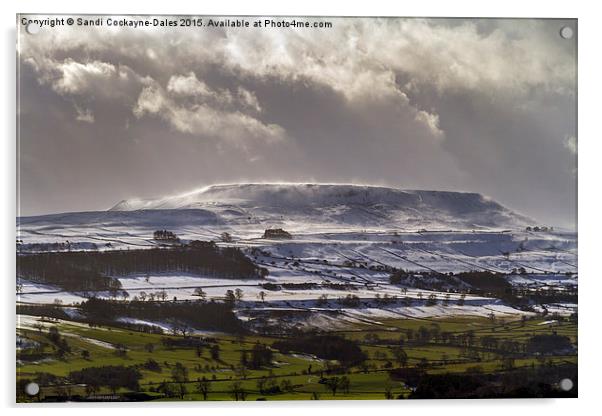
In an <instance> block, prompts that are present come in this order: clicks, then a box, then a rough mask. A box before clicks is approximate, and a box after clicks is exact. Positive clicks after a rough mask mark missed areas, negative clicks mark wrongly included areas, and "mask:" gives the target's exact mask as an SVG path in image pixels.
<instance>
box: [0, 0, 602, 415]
mask: <svg viewBox="0 0 602 416" xmlns="http://www.w3.org/2000/svg"><path fill="white" fill-rule="evenodd" d="M0 7H1V9H2V13H1V14H0V19H1V21H2V34H3V35H4V36H3V37H2V39H3V41H2V55H1V56H2V58H3V59H2V60H1V62H2V64H0V71H1V72H2V77H0V79H1V80H2V86H3V88H2V89H0V91H3V99H2V100H0V105H1V106H2V111H1V112H0V114H1V117H2V126H3V127H4V129H3V130H4V137H3V139H2V145H3V149H2V152H1V154H2V158H3V159H2V164H1V166H0V169H1V170H2V180H1V181H0V186H1V195H2V196H3V197H4V203H3V204H2V212H3V215H2V234H1V235H2V237H3V238H1V239H0V241H1V244H2V246H1V247H0V255H1V256H2V257H1V262H0V264H2V265H3V266H4V267H3V269H4V272H5V273H3V274H2V282H3V283H4V285H3V288H4V290H3V291H2V293H4V302H3V303H2V310H3V311H4V312H5V313H4V314H3V318H4V322H3V323H4V330H5V334H4V335H5V336H4V337H2V342H1V343H0V344H1V345H2V359H3V361H4V364H5V365H3V366H2V367H1V368H2V369H3V371H2V373H3V374H2V377H0V383H2V384H1V385H0V392H1V394H2V399H3V400H2V405H4V406H3V407H12V408H10V409H8V411H9V412H10V414H12V413H13V412H15V413H16V412H19V414H23V413H25V414H30V413H31V414H38V415H39V414H40V412H44V413H46V412H48V411H51V412H55V411H56V412H61V413H63V414H64V413H65V412H67V413H70V412H78V413H81V412H82V411H83V406H82V405H77V406H75V405H61V406H51V405H45V406H44V407H39V406H38V407H25V408H24V407H22V406H21V407H20V408H19V407H15V405H14V397H15V396H14V389H15V387H14V368H15V364H14V357H15V350H14V324H15V322H14V300H15V299H14V295H13V293H14V292H13V291H14V280H13V279H14V268H15V265H14V263H15V260H14V259H15V255H14V241H15V239H14V233H15V215H16V209H15V205H16V201H15V191H16V187H15V183H16V166H15V152H16V147H15V85H16V84H15V21H16V18H15V15H16V13H17V12H21V13H26V12H29V13H114V14H118V13H122V14H124V13H132V14H136V13H138V14H159V13H162V14H213V15H220V14H221V15H223V14H230V15H240V14H248V15H257V14H261V15H334V16H362V15H367V16H456V17H569V18H578V19H579V271H580V277H581V282H580V286H579V289H580V290H579V292H580V295H581V296H580V301H579V309H580V327H579V341H580V342H579V362H580V366H579V371H580V374H579V387H580V391H579V395H580V398H579V399H576V400H479V401H467V400H458V401H424V402H416V401H413V402H410V401H402V402H394V403H392V402H389V401H380V402H362V401H354V402H288V403H275V402H267V403H257V402H247V403H245V404H244V405H241V404H235V403H230V404H219V403H218V404H216V403H213V404H209V405H207V404H205V405H203V404H201V403H195V404H182V403H170V404H165V403H164V404H155V405H148V404H146V405H141V404H133V405H129V404H128V405H126V404H119V405H116V404H112V405H107V404H102V405H95V406H90V408H87V409H86V410H85V412H86V413H87V414H89V415H100V414H104V413H106V412H107V410H109V411H110V412H112V413H113V412H115V413H125V412H132V411H136V412H138V411H140V410H141V409H142V408H143V409H144V412H147V413H148V414H149V415H151V414H152V415H155V414H164V413H165V411H166V410H167V409H168V408H171V409H174V410H175V411H181V412H186V413H188V412H203V413H205V414H208V413H210V414H212V415H213V414H232V413H233V412H244V414H245V416H247V415H265V414H280V415H282V414H286V416H293V415H304V416H306V415H308V414H310V413H311V414H312V416H313V415H314V414H333V413H337V414H338V413H340V411H341V410H343V411H345V412H346V413H347V414H350V415H360V414H368V413H370V414H372V413H373V412H374V411H376V412H379V413H391V414H393V413H396V414H400V413H410V412H412V413H419V414H438V415H445V416H449V415H455V414H461V415H463V416H466V415H470V414H479V415H483V414H487V415H488V416H489V415H492V416H493V415H506V414H507V413H509V412H512V413H515V414H517V415H520V414H525V413H527V412H529V413H533V414H535V413H537V414H546V416H547V415H556V414H558V415H564V416H566V415H569V414H573V415H576V414H582V413H583V414H589V413H590V412H591V413H593V412H596V413H597V412H599V410H598V411H595V410H594V409H596V408H599V407H600V405H599V403H598V402H597V400H596V399H597V398H598V396H599V395H601V393H600V391H599V387H598V386H599V385H600V380H599V378H598V375H599V374H600V370H601V368H600V362H601V357H600V353H599V352H598V350H599V348H600V345H601V344H600V342H599V341H601V340H602V337H601V336H600V330H599V329H598V328H599V325H600V323H599V318H600V315H601V311H600V310H598V308H597V306H598V302H599V299H598V298H597V296H596V295H597V294H599V293H602V291H601V290H600V289H601V288H600V282H601V281H602V276H600V275H599V273H598V272H599V270H600V267H599V266H600V264H599V263H598V261H597V260H598V257H599V254H598V252H599V251H600V249H601V248H602V245H601V244H600V241H599V236H601V235H602V232H601V231H602V230H600V223H601V222H602V221H601V219H600V217H601V215H600V207H601V206H602V198H601V197H600V194H601V186H600V184H599V180H598V178H601V177H602V175H601V171H600V167H599V166H600V158H601V155H602V151H601V150H602V149H601V146H600V142H599V141H600V139H601V138H600V126H599V122H598V120H600V115H599V112H600V110H599V109H600V104H599V101H600V97H601V96H602V94H601V91H600V82H599V77H600V74H602V67H601V60H600V53H599V50H600V47H601V46H600V40H601V39H602V37H601V36H600V26H601V25H600V23H602V20H601V19H602V15H601V14H600V13H599V11H600V10H599V9H600V8H599V7H597V6H596V5H595V2H593V1H589V2H585V1H583V2H578V1H574V0H573V1H568V0H566V1H555V0H548V1H545V2H543V1H542V2H528V1H525V0H498V1H497V2H495V3H494V2H491V1H468V0H466V1H463V0H454V1H449V0H448V1H446V0H438V1H435V0H420V1H415V2H412V3H410V2H394V1H391V0H389V1H384V0H382V1H381V0H370V1H365V2H361V3H359V4H351V3H350V2H348V1H346V2H340V3H337V2H331V1H330V2H329V1H326V0H302V1H298V2H294V3H293V2H283V1H261V0H252V1H248V0H247V1H244V0H240V1H225V0H220V1H215V2H211V3H210V2H193V1H191V0H188V1H186V0H168V1H164V2H159V1H154V2H151V1H149V0H145V1H138V2H137V1H127V0H102V1H100V2H96V1H95V2H84V1H76V0H69V1H67V0H53V1H48V0H28V1H21V2H19V3H17V2H14V3H9V2H8V1H6V0H5V1H3V2H1V5H0ZM134 408H137V410H134ZM139 409H140V410H139ZM373 409H374V410H373Z"/></svg>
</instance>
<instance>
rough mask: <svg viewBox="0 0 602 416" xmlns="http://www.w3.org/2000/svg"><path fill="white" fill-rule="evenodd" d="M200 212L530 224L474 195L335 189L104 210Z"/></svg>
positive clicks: (207, 192)
mask: <svg viewBox="0 0 602 416" xmlns="http://www.w3.org/2000/svg"><path fill="white" fill-rule="evenodd" d="M172 209H178V210H182V209H184V210H190V209H195V210H196V209H201V210H205V211H209V212H212V213H215V215H216V216H218V217H219V218H220V219H222V220H223V221H225V222H228V223H236V224H239V223H240V224H246V223H249V222H257V221H259V222H270V221H276V222H282V223H286V222H287V221H289V222H293V223H295V222H301V223H329V224H333V223H334V224H345V225H354V226H358V225H361V226H370V225H383V226H389V227H399V228H403V229H418V228H427V227H428V228H438V229H443V228H456V229H458V228H459V229H474V228H498V229H499V228H520V227H523V226H525V225H528V224H532V223H533V221H531V220H529V219H528V218H526V217H524V216H521V215H519V214H517V213H515V212H512V211H511V210H509V209H507V208H505V207H503V206H502V205H500V204H498V203H497V202H495V201H492V200H490V199H488V198H486V197H484V196H482V195H480V194H476V193H465V192H444V191H420V190H400V189H395V188H386V187H377V186H365V185H341V184H236V185H213V186H209V187H206V188H202V189H200V190H197V191H194V192H190V193H186V194H183V195H176V196H172V197H164V198H159V199H144V200H141V199H131V200H125V201H121V202H119V203H118V204H117V205H115V206H114V207H113V208H111V209H110V211H137V210H172Z"/></svg>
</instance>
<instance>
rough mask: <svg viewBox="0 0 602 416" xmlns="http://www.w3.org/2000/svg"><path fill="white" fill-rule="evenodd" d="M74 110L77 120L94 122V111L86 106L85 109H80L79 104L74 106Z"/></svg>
mask: <svg viewBox="0 0 602 416" xmlns="http://www.w3.org/2000/svg"><path fill="white" fill-rule="evenodd" d="M75 111H76V112H77V116H76V117H75V119H76V120H77V121H82V122H84V123H90V124H92V123H94V113H92V110H90V109H88V108H86V109H82V108H80V107H79V106H77V105H76V106H75Z"/></svg>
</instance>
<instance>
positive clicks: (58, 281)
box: [17, 241, 267, 292]
mask: <svg viewBox="0 0 602 416" xmlns="http://www.w3.org/2000/svg"><path fill="white" fill-rule="evenodd" d="M165 272H184V273H202V274H209V275H216V276H220V277H222V278H231V277H236V278H241V277H242V278H263V277H265V276H266V275H267V269H264V268H260V267H257V266H256V265H255V264H254V263H253V262H252V261H251V260H250V259H249V258H247V257H246V256H245V255H244V253H243V252H242V251H241V250H239V249H238V248H235V247H223V248H220V247H218V246H217V245H216V244H215V243H213V242H202V241H193V242H191V243H190V244H188V245H186V246H178V247H171V248H165V249H160V248H154V249H146V250H145V249H141V250H108V251H101V252H89V251H88V252H86V251H72V252H61V253H39V254H27V255H19V256H17V275H18V276H19V277H22V278H25V279H29V280H33V281H36V282H39V283H50V284H55V285H58V286H61V287H63V288H65V289H67V290H74V291H99V290H100V291H105V290H106V291H111V292H114V291H118V290H120V289H121V283H120V282H119V280H118V279H115V278H113V277H108V276H125V275H129V274H149V273H165Z"/></svg>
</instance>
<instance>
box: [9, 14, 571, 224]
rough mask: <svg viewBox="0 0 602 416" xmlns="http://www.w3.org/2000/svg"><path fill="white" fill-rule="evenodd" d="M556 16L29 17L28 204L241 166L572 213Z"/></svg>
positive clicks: (202, 177) (564, 218)
mask: <svg viewBox="0 0 602 416" xmlns="http://www.w3.org/2000/svg"><path fill="white" fill-rule="evenodd" d="M563 24H573V22H562V21H557V20H548V21H535V20H478V21H464V20H458V19H454V20H420V19H384V20H375V19H335V20H334V28H332V29H324V30H303V31H296V30H294V29H292V30H291V29H282V30H277V29H273V30H264V29H248V30H240V29H238V30H235V29H232V30H222V29H213V30H210V29H206V30H197V31H191V30H182V29H163V30H158V29H142V30H123V29H107V28H104V29H86V30H83V29H79V30H78V29H77V28H73V27H72V28H55V29H53V30H50V29H49V30H46V31H43V32H42V33H40V34H38V35H35V36H29V35H26V34H24V33H23V34H21V36H20V45H19V49H20V50H19V60H20V75H21V83H20V87H21V90H20V102H21V108H20V114H21V137H20V149H21V150H20V160H21V164H20V181H21V182H20V184H21V186H20V209H21V214H22V215H31V214H39V213H46V212H57V211H77V210H94V209H104V208H107V207H109V206H110V205H112V204H113V203H115V202H116V201H118V200H120V199H123V198H129V197H153V196H160V195H166V194H175V193H178V192H183V191H187V190H190V189H194V188H198V187H201V186H204V185H208V184H211V183H225V182H237V181H292V182H298V181H319V182H359V183H369V184H382V185H390V186H395V187H401V188H429V189H448V190H468V191H476V192H481V193H483V194H485V195H488V196H491V197H492V198H494V199H497V200H498V201H500V202H501V203H504V204H506V205H508V206H510V207H512V208H514V209H517V210H519V211H521V212H522V213H524V214H527V215H530V216H532V217H534V218H536V219H538V220H540V221H545V222H550V223H553V224H557V225H566V226H572V225H573V224H574V217H575V206H574V205H575V203H574V200H575V192H576V189H575V188H576V186H575V175H576V172H575V157H576V156H575V152H576V138H575V123H576V119H575V109H574V106H575V93H576V91H575V76H576V72H575V71H576V62H575V53H576V50H575V41H574V40H563V39H562V38H560V36H558V31H559V29H560V27H562V25H563Z"/></svg>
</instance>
